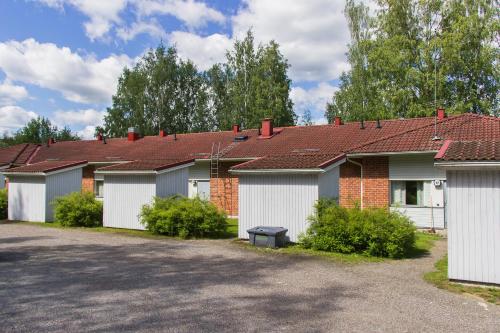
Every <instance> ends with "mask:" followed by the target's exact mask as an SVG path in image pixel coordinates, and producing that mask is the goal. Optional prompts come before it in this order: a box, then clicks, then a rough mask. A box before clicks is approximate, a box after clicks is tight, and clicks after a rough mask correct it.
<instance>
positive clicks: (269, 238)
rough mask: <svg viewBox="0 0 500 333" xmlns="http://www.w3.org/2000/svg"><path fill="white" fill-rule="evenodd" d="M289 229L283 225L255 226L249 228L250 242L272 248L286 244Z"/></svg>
mask: <svg viewBox="0 0 500 333" xmlns="http://www.w3.org/2000/svg"><path fill="white" fill-rule="evenodd" d="M287 231H288V229H285V228H282V227H255V228H252V229H248V230H247V232H248V235H249V237H248V238H249V241H250V244H253V245H255V246H258V247H272V248H276V247H283V246H285V244H286V236H285V235H286V232H287Z"/></svg>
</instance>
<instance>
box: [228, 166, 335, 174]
mask: <svg viewBox="0 0 500 333" xmlns="http://www.w3.org/2000/svg"><path fill="white" fill-rule="evenodd" d="M229 172H231V173H234V174H236V175H238V174H242V175H243V174H245V175H247V174H258V175H262V174H299V175H303V174H320V173H324V172H325V170H323V169H320V168H311V169H253V170H250V169H248V170H229Z"/></svg>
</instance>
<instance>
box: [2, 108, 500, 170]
mask: <svg viewBox="0 0 500 333" xmlns="http://www.w3.org/2000/svg"><path fill="white" fill-rule="evenodd" d="M434 122H435V118H434V117H427V118H414V119H395V120H382V121H381V125H382V126H381V128H377V126H376V122H375V121H365V122H364V128H360V123H359V122H351V123H346V124H343V125H317V126H292V127H283V128H278V129H277V132H279V133H278V134H276V135H274V136H273V137H272V138H270V139H266V140H260V139H258V136H259V135H258V131H257V130H255V129H251V130H244V131H242V132H239V133H238V134H237V135H238V136H240V135H246V136H248V139H247V140H246V141H243V142H234V137H235V134H234V133H233V132H232V131H224V132H208V133H191V134H177V136H176V137H177V140H174V139H173V136H172V135H169V136H168V137H160V136H147V137H144V138H141V139H139V140H136V141H128V140H127V139H126V138H116V139H107V140H106V143H104V142H103V141H97V140H89V141H67V142H57V143H55V144H52V145H50V146H46V145H43V146H40V147H39V149H38V151H37V152H36V154H34V158H32V160H31V162H40V161H45V160H48V159H59V160H79V159H82V158H84V159H86V160H88V161H89V162H90V163H92V162H119V161H148V160H186V159H193V158H194V159H208V158H210V153H211V150H212V145H214V144H215V145H216V147H217V146H218V144H219V143H220V144H221V150H223V151H224V154H223V156H222V157H223V158H231V159H249V158H259V157H269V158H268V159H267V160H265V161H260V162H256V163H263V162H266V161H267V162H269V164H268V165H267V166H269V165H270V164H272V163H278V162H277V161H278V160H279V159H283V158H285V159H286V160H287V162H286V163H285V162H283V165H285V164H286V165H287V166H288V167H291V166H293V165H294V163H295V162H294V163H292V160H294V161H296V165H297V167H300V166H303V165H304V163H303V159H302V158H300V157H293V158H292V157H290V156H295V155H297V154H310V155H323V156H327V157H328V158H332V157H335V156H339V155H341V154H343V153H347V154H351V153H364V154H365V153H369V154H370V153H373V154H377V153H384V152H405V151H437V150H439V148H440V147H441V146H442V145H443V142H444V140H446V139H452V140H478V139H483V140H484V139H500V119H498V118H494V117H485V116H478V115H472V114H462V115H457V116H451V117H448V118H445V119H443V120H441V121H439V122H438V123H437V126H436V127H437V134H438V136H439V137H440V139H439V140H433V139H432V138H433V137H434ZM0 156H1V153H0ZM284 156H288V157H284ZM278 157H279V158H278ZM315 159H316V158H315ZM267 162H266V163H267ZM314 163H315V162H314ZM248 165H250V166H252V164H247V166H248Z"/></svg>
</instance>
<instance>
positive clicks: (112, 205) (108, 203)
mask: <svg viewBox="0 0 500 333" xmlns="http://www.w3.org/2000/svg"><path fill="white" fill-rule="evenodd" d="M104 184H105V185H104V186H105V191H104V221H103V225H104V226H105V227H112V228H126V229H140V230H143V229H144V226H143V225H142V224H141V223H140V219H139V217H138V215H139V213H140V211H141V208H142V206H143V205H145V204H150V203H151V202H152V199H153V197H154V196H155V195H156V175H105V176H104Z"/></svg>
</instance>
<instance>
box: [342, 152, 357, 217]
mask: <svg viewBox="0 0 500 333" xmlns="http://www.w3.org/2000/svg"><path fill="white" fill-rule="evenodd" d="M356 162H361V160H356ZM360 193H361V169H360V167H359V166H358V165H355V164H353V163H351V162H346V163H344V164H341V165H340V179H339V203H340V205H341V206H343V207H349V208H352V207H354V205H355V204H356V203H358V204H359V203H360V202H361V195H360Z"/></svg>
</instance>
